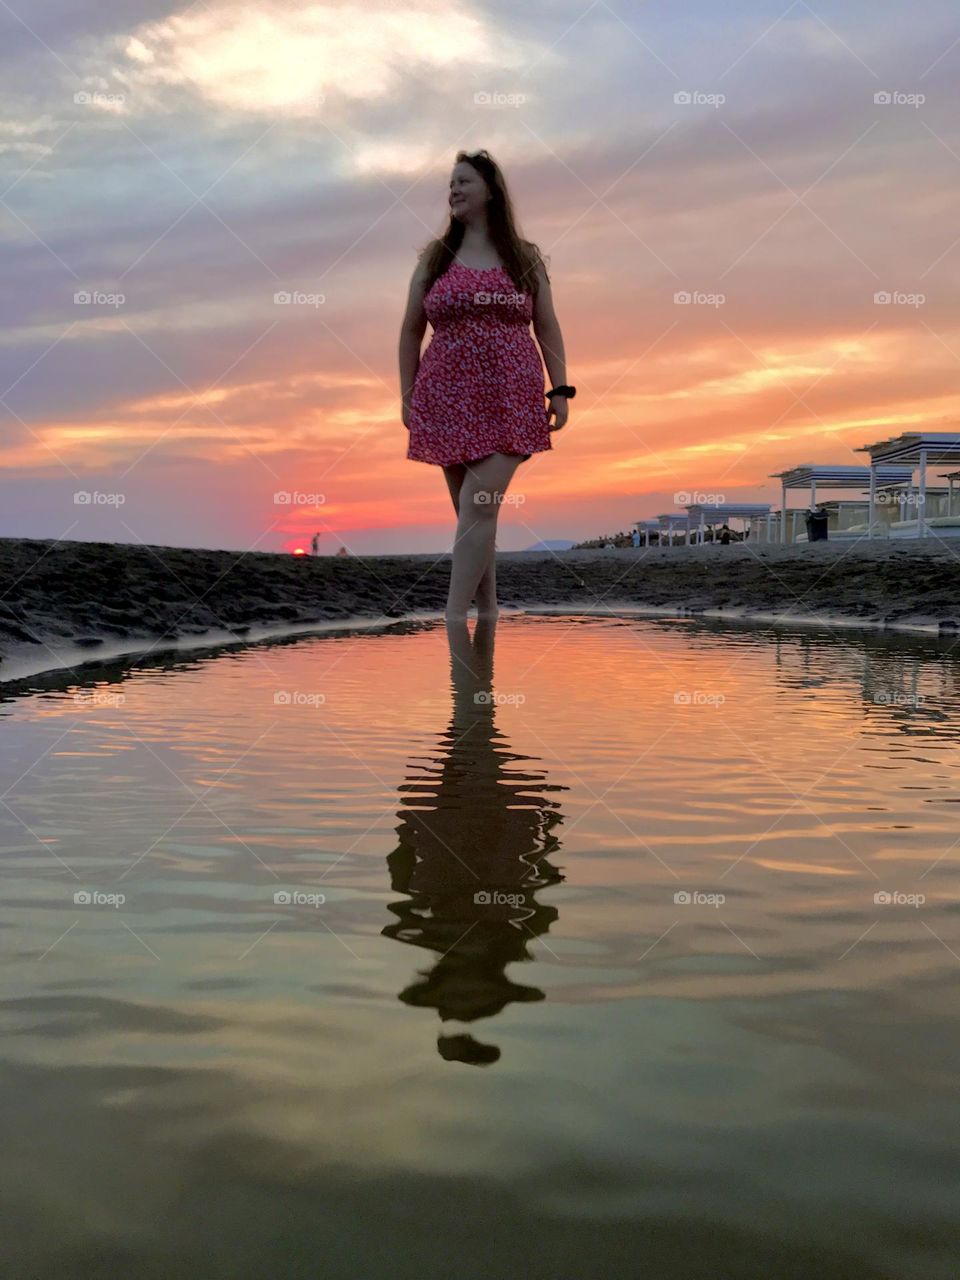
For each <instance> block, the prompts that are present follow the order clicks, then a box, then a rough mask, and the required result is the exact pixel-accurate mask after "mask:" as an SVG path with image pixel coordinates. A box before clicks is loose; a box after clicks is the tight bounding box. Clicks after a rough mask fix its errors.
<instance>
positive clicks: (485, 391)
mask: <svg viewBox="0 0 960 1280" xmlns="http://www.w3.org/2000/svg"><path fill="white" fill-rule="evenodd" d="M423 306H424V310H425V312H426V314H427V319H428V320H429V321H430V323H431V324H432V325H433V336H432V338H431V339H430V343H429V345H428V346H427V349H426V351H425V352H424V353H423V356H422V358H421V361H420V366H419V368H418V370H417V376H416V381H415V382H414V387H413V393H412V395H411V397H410V437H409V447H408V449H407V457H408V458H412V459H413V460H414V461H416V462H432V463H436V464H438V465H440V466H450V465H452V464H454V463H458V462H477V461H479V459H480V458H486V457H487V456H488V455H489V454H491V453H512V454H520V455H521V456H522V458H523V460H524V461H526V460H527V458H529V457H530V455H531V454H533V453H540V452H542V451H543V450H545V449H550V448H552V445H551V443H550V428H549V425H548V419H547V409H546V406H545V404H544V381H543V363H542V361H541V359H540V353H539V351H538V350H537V346H536V344H535V342H534V340H533V337H532V335H531V333H530V323H531V321H532V320H533V298H532V296H531V295H530V294H529V293H526V292H524V293H518V292H517V288H516V285H515V284H514V283H513V281H512V280H511V278H510V276H509V274H508V272H507V271H506V270H505V269H504V268H503V267H490V268H483V269H478V268H476V267H467V266H464V264H463V263H462V262H459V261H458V260H457V259H456V258H454V259H453V261H452V262H451V264H450V266H449V268H448V269H447V271H445V272H444V274H443V275H442V276H439V277H438V278H437V279H436V280H435V281H434V283H433V285H432V286H431V288H430V289H429V290H428V292H427V294H426V297H425V298H424V300H423Z"/></svg>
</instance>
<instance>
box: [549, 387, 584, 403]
mask: <svg viewBox="0 0 960 1280" xmlns="http://www.w3.org/2000/svg"><path fill="white" fill-rule="evenodd" d="M576 394H577V388H576V387H568V386H566V384H561V385H560V386H558V387H551V389H550V390H549V391H548V392H547V399H548V400H549V399H550V397H551V396H566V398H567V399H568V400H572V399H573V397H574V396H575V395H576Z"/></svg>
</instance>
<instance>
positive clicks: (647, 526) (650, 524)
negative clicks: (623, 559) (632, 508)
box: [633, 520, 660, 547]
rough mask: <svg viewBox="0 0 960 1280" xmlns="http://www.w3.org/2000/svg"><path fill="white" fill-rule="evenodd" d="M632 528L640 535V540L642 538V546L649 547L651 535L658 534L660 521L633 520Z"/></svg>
mask: <svg viewBox="0 0 960 1280" xmlns="http://www.w3.org/2000/svg"><path fill="white" fill-rule="evenodd" d="M633 527H634V528H635V529H636V530H637V532H638V533H639V534H640V536H641V538H643V545H644V546H645V547H649V545H650V535H651V533H659V532H660V521H659V520H635V521H634V522H633Z"/></svg>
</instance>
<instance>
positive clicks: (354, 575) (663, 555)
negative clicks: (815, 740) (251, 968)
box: [0, 538, 960, 682]
mask: <svg viewBox="0 0 960 1280" xmlns="http://www.w3.org/2000/svg"><path fill="white" fill-rule="evenodd" d="M448 578H449V554H444V555H439V556H438V555H434V554H423V553H421V554H411V555H383V556H349V557H334V556H319V557H308V556H292V555H289V554H286V553H283V554H281V553H273V552H243V551H208V550H203V549H200V548H197V549H192V548H182V547H163V546H145V545H143V544H124V543H93V542H58V541H54V540H34V539H25V538H0V682H5V681H11V680H18V679H22V678H24V677H26V676H30V675H35V674H40V673H42V672H45V671H53V670H59V669H63V670H68V671H69V670H71V669H74V668H76V667H78V666H81V665H83V664H85V663H89V662H99V661H102V660H104V659H108V658H115V657H119V656H122V655H126V654H129V655H130V656H131V657H134V656H137V655H139V656H140V657H142V656H144V655H146V654H149V653H151V652H156V653H160V652H165V651H170V650H171V649H174V650H183V651H189V650H191V649H196V648H210V647H215V646H220V645H228V644H238V643H254V642H257V641H259V640H266V639H271V638H274V637H280V636H294V635H297V634H307V633H312V632H317V633H322V632H324V631H332V630H337V631H343V630H369V629H372V628H377V627H384V626H391V625H394V624H395V623H397V622H399V621H418V620H422V621H425V622H426V621H435V620H437V619H440V618H442V614H443V607H444V603H445V599H446V590H447V582H448ZM497 584H498V595H499V598H500V603H501V612H502V616H504V617H505V616H507V615H508V614H510V613H513V612H530V613H549V614H582V615H586V614H597V613H599V614H631V615H635V616H637V617H677V618H684V617H698V618H699V617H703V618H711V619H730V620H737V621H746V622H756V623H761V624H790V625H804V626H813V627H823V628H828V629H830V628H844V629H847V628H866V629H870V630H877V629H880V630H896V631H906V632H910V631H912V632H917V633H921V634H927V635H929V634H934V635H948V636H949V635H953V634H955V633H956V634H958V635H960V556H958V555H957V552H956V551H955V550H954V549H953V548H952V547H950V546H947V545H945V544H943V543H940V542H937V540H935V539H929V540H925V542H923V543H920V542H916V543H903V542H899V541H898V542H892V543H891V542H889V541H887V540H882V541H881V540H877V541H873V542H867V541H863V542H860V543H855V544H851V543H848V542H846V543H833V544H831V543H829V542H826V543H815V544H810V545H801V546H798V547H779V546H765V545H763V544H758V545H757V546H751V545H750V544H747V543H741V544H734V545H731V546H726V547H724V546H706V547H672V548H670V547H664V548H659V547H652V548H642V547H641V548H632V547H631V548H624V549H620V550H616V551H613V550H609V551H603V550H590V551H536V552H499V553H498V556H497Z"/></svg>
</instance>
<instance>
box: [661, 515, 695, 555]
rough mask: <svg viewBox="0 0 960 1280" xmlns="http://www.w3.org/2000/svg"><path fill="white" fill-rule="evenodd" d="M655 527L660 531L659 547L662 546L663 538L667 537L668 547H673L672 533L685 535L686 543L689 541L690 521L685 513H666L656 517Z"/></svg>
mask: <svg viewBox="0 0 960 1280" xmlns="http://www.w3.org/2000/svg"><path fill="white" fill-rule="evenodd" d="M656 520H657V527H658V528H659V530H660V545H661V546H663V536H664V534H666V535H667V541H668V543H669V545H670V546H671V547H672V546H673V535H674V533H685V534H686V535H687V541H688V542H689V541H690V521H689V519H688V518H687V515H686V513H685V512H681V511H666V512H664V514H663V515H660V516H657V517H656Z"/></svg>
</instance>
